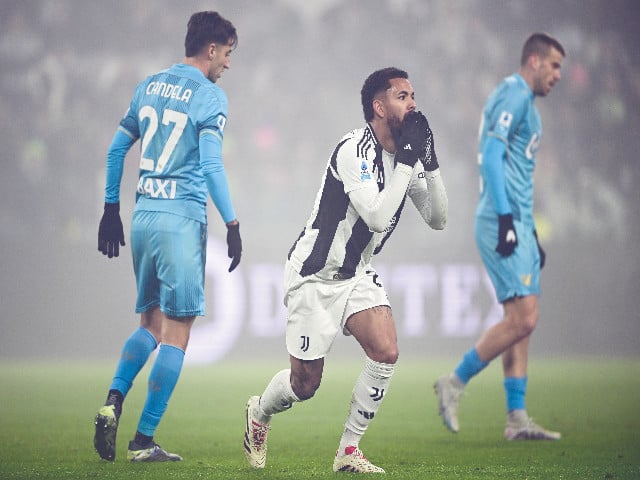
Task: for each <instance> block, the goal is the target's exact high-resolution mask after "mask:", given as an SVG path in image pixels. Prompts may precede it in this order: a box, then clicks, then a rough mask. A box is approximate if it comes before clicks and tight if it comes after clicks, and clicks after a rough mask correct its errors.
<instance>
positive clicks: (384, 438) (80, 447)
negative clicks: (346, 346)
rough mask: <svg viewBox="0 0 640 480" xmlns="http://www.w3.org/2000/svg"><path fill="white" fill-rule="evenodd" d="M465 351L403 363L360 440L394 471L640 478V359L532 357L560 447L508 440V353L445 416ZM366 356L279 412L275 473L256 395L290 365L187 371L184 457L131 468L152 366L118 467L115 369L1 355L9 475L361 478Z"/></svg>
mask: <svg viewBox="0 0 640 480" xmlns="http://www.w3.org/2000/svg"><path fill="white" fill-rule="evenodd" d="M454 362H455V360H451V361H444V360H442V359H439V360H429V359H425V360H419V359H401V361H400V363H399V364H398V367H397V370H396V375H395V376H394V378H393V381H392V383H391V388H390V390H389V393H388V396H387V398H386V399H385V402H384V404H383V405H382V407H381V409H380V411H379V412H378V415H377V416H376V419H375V421H374V422H373V423H372V425H371V427H370V428H369V430H368V432H367V434H366V435H365V437H364V439H363V440H362V442H361V444H360V446H361V448H362V450H363V451H364V452H365V454H366V455H367V456H368V458H369V459H370V460H371V461H373V462H374V463H376V464H377V465H380V466H382V467H383V468H385V469H386V471H387V477H390V478H394V479H423V478H424V479H433V480H441V479H510V480H513V479H523V480H524V479H528V480H532V479H602V480H605V479H608V480H612V479H632V478H633V479H638V478H640V414H639V407H640V375H639V374H640V359H637V358H634V359H605V358H579V359H571V360H566V359H553V360H550V359H532V360H531V362H530V368H529V393H528V397H527V402H528V407H529V413H530V415H532V416H533V417H534V419H535V420H536V421H538V422H539V423H541V424H543V425H545V426H548V427H549V428H553V429H557V430H560V431H561V432H562V434H563V438H562V440H560V441H558V442H522V441H520V442H507V441H505V440H503V439H502V430H503V427H504V395H503V390H502V380H501V372H500V367H499V362H494V363H493V364H492V365H491V366H490V367H489V368H488V369H487V370H486V371H485V372H483V373H482V374H481V375H480V376H479V377H477V378H475V379H474V380H473V381H472V382H471V383H470V384H469V386H468V388H467V390H466V394H465V396H463V398H462V403H461V411H460V424H461V430H460V433H458V434H451V433H449V432H448V431H446V430H445V428H444V426H443V425H442V423H441V421H440V418H439V417H438V415H437V405H436V398H435V396H434V395H433V391H432V387H431V385H432V383H433V381H434V379H435V378H436V377H437V376H439V375H440V374H441V373H443V372H444V371H446V370H450V369H451V368H452V367H453V366H454ZM361 365H362V362H361V361H360V360H359V359H342V358H332V357H329V358H328V359H327V363H326V367H325V375H324V379H323V384H322V386H321V387H320V390H319V391H318V393H317V394H316V397H315V398H313V399H312V400H310V401H308V402H304V403H301V404H298V405H296V406H295V407H294V408H293V409H292V410H290V411H288V412H286V413H283V414H281V415H279V416H277V417H276V418H275V419H274V421H273V424H272V425H273V427H272V430H271V433H270V436H269V456H268V459H267V466H266V468H265V469H264V470H259V471H254V470H251V469H250V468H249V467H248V466H247V465H246V463H245V459H244V455H243V453H242V439H243V430H244V419H243V416H244V404H245V402H246V400H247V398H248V397H249V395H251V394H259V393H261V392H262V390H263V389H264V387H265V385H266V384H267V382H268V381H269V380H270V379H271V376H272V375H273V374H274V373H275V372H276V371H277V370H279V369H281V368H284V367H286V363H285V359H283V362H281V363H276V362H264V361H260V360H256V361H255V362H254V363H253V364H249V363H245V364H237V363H229V362H227V363H221V364H217V365H213V366H207V367H194V366H185V368H184V370H183V374H182V378H181V380H180V383H179V384H178V386H177V388H176V390H175V392H174V396H173V399H172V401H171V403H170V405H169V409H168V411H167V413H166V415H165V417H164V419H163V421H162V423H161V424H160V427H159V429H158V431H157V432H156V440H157V441H158V442H159V443H160V444H161V445H162V446H163V447H165V448H167V449H168V450H169V451H173V452H176V453H179V454H181V455H182V456H183V457H184V461H183V462H179V463H165V464H131V463H128V462H127V461H126V446H127V442H128V440H129V439H131V437H132V435H133V433H134V431H135V427H136V424H137V421H138V416H139V412H140V408H141V406H142V403H143V401H144V396H145V390H146V378H147V375H148V367H145V369H144V370H143V371H142V372H141V376H139V377H138V380H137V382H136V384H135V385H134V387H133V389H132V390H131V392H130V394H129V397H128V398H127V402H126V403H125V406H124V413H123V416H122V418H121V424H120V428H119V437H118V448H117V457H116V461H115V462H111V463H110V462H105V461H102V460H100V459H99V458H98V456H97V454H96V453H95V452H94V450H93V444H92V441H93V416H94V415H95V413H96V411H97V409H98V407H99V406H100V405H101V404H102V402H103V401H104V398H105V395H106V389H107V387H108V384H109V382H110V379H111V375H112V374H113V367H114V365H112V364H80V363H77V364H70V363H59V364H56V363H53V364H52V363H36V364H27V363H9V362H4V363H1V364H0V386H1V387H0V407H1V408H0V422H1V423H0V478H2V479H66V478H69V479H132V478H134V479H155V478H158V479H199V478H203V479H204V478H206V479H214V478H216V479H217V478H220V479H236V478H238V479H262V478H264V479H306V478H314V479H315V478H336V477H338V478H339V477H344V476H347V477H350V476H352V474H334V473H333V472H332V471H331V465H332V461H333V455H334V454H335V450H336V448H337V444H338V440H339V437H340V433H341V430H342V425H343V423H344V420H345V416H346V412H347V406H348V402H349V397H350V394H351V388H352V386H353V383H354V381H355V378H356V377H357V375H358V373H359V371H360V367H361Z"/></svg>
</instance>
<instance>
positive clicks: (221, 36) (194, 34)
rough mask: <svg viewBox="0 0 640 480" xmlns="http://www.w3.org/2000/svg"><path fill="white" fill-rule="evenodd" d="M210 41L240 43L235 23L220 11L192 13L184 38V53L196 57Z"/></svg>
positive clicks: (225, 43)
mask: <svg viewBox="0 0 640 480" xmlns="http://www.w3.org/2000/svg"><path fill="white" fill-rule="evenodd" d="M210 43H216V44H221V45H231V46H232V47H233V48H235V47H236V46H237V45H238V34H237V32H236V28H235V27H234V26H233V24H232V23H231V22H230V21H229V20H227V19H225V18H223V17H222V16H221V15H220V14H219V13H218V12H213V11H206V12H197V13H194V14H193V15H191V18H190V19H189V23H188V24H187V35H186V36H185V38H184V54H185V56H186V57H195V56H196V55H197V54H198V53H200V51H201V50H202V48H203V47H205V46H206V45H208V44H210Z"/></svg>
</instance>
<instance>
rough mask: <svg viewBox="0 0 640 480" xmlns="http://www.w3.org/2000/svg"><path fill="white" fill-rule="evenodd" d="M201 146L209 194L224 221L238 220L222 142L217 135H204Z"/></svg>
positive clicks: (202, 163) (203, 169) (201, 157)
mask: <svg viewBox="0 0 640 480" xmlns="http://www.w3.org/2000/svg"><path fill="white" fill-rule="evenodd" d="M199 147H200V165H201V166H202V173H203V174H204V178H205V181H206V183H207V189H208V190H209V195H210V196H211V199H212V200H213V204H214V205H215V206H216V208H217V209H218V212H219V213H220V216H221V217H222V220H223V221H224V223H227V224H228V223H231V222H233V221H234V220H236V212H235V211H234V209H233V204H232V202H231V193H230V191H229V182H228V181H227V173H226V172H225V169H224V164H223V163H222V156H221V153H220V152H221V151H222V142H221V141H220V139H219V138H218V137H217V136H216V135H203V136H202V137H201V138H200V142H199Z"/></svg>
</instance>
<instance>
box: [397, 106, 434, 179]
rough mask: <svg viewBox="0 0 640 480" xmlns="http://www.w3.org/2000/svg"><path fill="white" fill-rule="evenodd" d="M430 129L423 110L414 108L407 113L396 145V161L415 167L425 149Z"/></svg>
mask: <svg viewBox="0 0 640 480" xmlns="http://www.w3.org/2000/svg"><path fill="white" fill-rule="evenodd" d="M428 129H429V122H427V119H426V118H425V116H424V115H423V114H422V113H421V112H416V111H415V110H412V111H410V112H407V113H406V114H405V116H404V119H403V120H402V125H401V126H400V138H399V139H398V142H397V145H396V162H400V163H404V164H405V165H409V166H410V167H411V168H413V166H414V165H415V164H416V162H417V161H418V159H419V158H420V155H421V153H422V152H423V151H424V145H425V143H426V141H427V138H426V136H427V130H428Z"/></svg>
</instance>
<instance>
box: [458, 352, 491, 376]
mask: <svg viewBox="0 0 640 480" xmlns="http://www.w3.org/2000/svg"><path fill="white" fill-rule="evenodd" d="M487 365H489V362H483V361H482V360H480V357H478V352H477V351H476V349H475V347H474V348H472V349H471V350H469V351H468V352H467V353H465V355H464V357H462V361H461V362H460V364H459V365H458V367H457V368H456V369H455V374H456V375H457V376H458V378H459V379H460V380H461V381H462V383H464V384H465V385H466V384H467V383H469V380H471V377H473V376H475V375H477V374H478V373H480V372H481V371H482V370H483V369H484V367H486V366H487Z"/></svg>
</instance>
